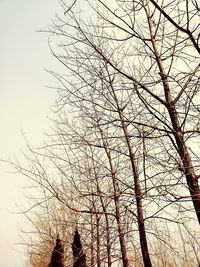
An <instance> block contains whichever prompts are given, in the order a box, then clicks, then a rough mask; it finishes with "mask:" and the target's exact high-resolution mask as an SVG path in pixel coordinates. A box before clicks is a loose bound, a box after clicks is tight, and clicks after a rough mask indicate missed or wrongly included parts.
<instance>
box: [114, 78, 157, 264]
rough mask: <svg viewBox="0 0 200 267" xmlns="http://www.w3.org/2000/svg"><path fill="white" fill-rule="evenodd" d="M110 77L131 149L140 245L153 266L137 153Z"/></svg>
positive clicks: (144, 257)
mask: <svg viewBox="0 0 200 267" xmlns="http://www.w3.org/2000/svg"><path fill="white" fill-rule="evenodd" d="M109 79H110V86H111V89H112V93H113V96H114V100H115V103H116V105H117V110H118V114H119V118H120V121H121V127H122V130H123V133H124V137H125V140H126V144H127V147H128V151H129V158H130V162H131V167H132V172H133V179H134V189H135V198H136V207H137V219H138V229H139V237H140V247H141V251H142V258H143V262H144V266H145V267H152V263H151V259H150V255H149V249H148V242H147V237H146V230H145V224H144V214H143V204H142V192H141V186H140V180H139V175H138V172H137V167H136V162H135V153H134V150H133V147H132V144H131V140H130V137H129V134H128V129H127V125H126V123H125V120H124V115H123V112H122V110H121V108H120V106H119V102H118V99H117V96H116V94H115V90H114V88H113V84H112V79H111V77H109Z"/></svg>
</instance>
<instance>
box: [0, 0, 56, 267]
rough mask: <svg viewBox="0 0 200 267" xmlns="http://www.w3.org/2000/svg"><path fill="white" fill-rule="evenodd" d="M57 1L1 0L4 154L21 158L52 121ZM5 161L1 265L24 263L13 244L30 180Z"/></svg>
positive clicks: (0, 175) (0, 179)
mask: <svg viewBox="0 0 200 267" xmlns="http://www.w3.org/2000/svg"><path fill="white" fill-rule="evenodd" d="M59 11H60V7H59V4H58V0H41V1H39V0H0V35H1V41H0V123H1V133H0V136H1V138H0V158H12V157H13V155H16V157H20V153H21V152H22V151H23V149H24V137H23V135H22V133H21V131H22V130H23V132H24V133H25V136H26V138H27V140H28V142H30V143H31V144H33V145H34V144H40V143H42V140H43V139H44V132H45V131H46V130H47V129H48V125H49V124H50V123H49V121H48V118H47V116H48V115H49V114H50V111H49V108H50V106H51V105H52V104H53V103H54V100H55V95H56V93H55V92H54V91H53V90H51V89H49V88H47V86H52V85H53V84H54V80H53V78H52V77H51V76H50V75H49V74H48V73H46V72H45V71H44V69H45V68H47V69H54V70H58V67H57V66H56V62H55V60H54V59H53V57H52V56H51V54H50V52H49V49H48V44H47V38H48V34H44V33H38V32H36V30H39V29H45V28H46V26H47V25H48V24H49V23H50V19H51V18H52V17H54V15H55V13H59ZM12 171H13V170H12V168H11V167H10V166H8V165H5V164H3V163H0V216H1V217H0V218H1V219H0V266H2V267H23V266H25V265H24V257H23V255H21V254H19V253H17V252H16V251H15V250H18V249H19V250H21V248H19V247H18V246H14V245H12V244H13V243H16V242H19V241H20V239H19V237H18V236H19V233H18V232H19V229H20V228H23V223H24V219H23V216H22V215H17V214H16V213H15V212H17V211H18V208H17V206H21V205H22V204H23V205H24V202H25V201H26V199H25V197H24V196H23V190H22V187H23V186H24V185H25V183H26V180H25V178H24V177H23V176H22V175H19V174H13V173H11V172H12Z"/></svg>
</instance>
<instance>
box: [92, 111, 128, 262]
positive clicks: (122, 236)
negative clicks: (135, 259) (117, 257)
mask: <svg viewBox="0 0 200 267" xmlns="http://www.w3.org/2000/svg"><path fill="white" fill-rule="evenodd" d="M96 117H97V118H98V115H97V114H96ZM98 127H99V131H100V134H101V137H102V142H103V146H104V149H105V152H106V156H107V158H108V162H109V166H110V171H111V178H112V185H113V191H114V193H113V197H114V203H115V219H116V222H117V228H118V234H119V242H120V248H121V253H122V263H123V267H129V260H128V253H127V249H126V241H125V231H124V225H123V222H122V218H121V212H120V201H119V188H118V183H117V179H116V173H115V169H114V166H113V162H112V158H111V152H110V149H109V146H108V145H107V143H106V142H105V138H104V134H103V131H102V129H101V127H100V125H98Z"/></svg>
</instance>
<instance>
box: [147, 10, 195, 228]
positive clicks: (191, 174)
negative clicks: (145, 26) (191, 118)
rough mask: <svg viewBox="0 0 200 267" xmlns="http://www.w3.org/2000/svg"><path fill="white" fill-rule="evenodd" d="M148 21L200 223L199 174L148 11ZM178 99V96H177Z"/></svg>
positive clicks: (178, 144)
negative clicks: (197, 173)
mask: <svg viewBox="0 0 200 267" xmlns="http://www.w3.org/2000/svg"><path fill="white" fill-rule="evenodd" d="M147 18H148V23H149V30H150V36H151V42H152V46H153V50H154V54H155V57H156V62H157V65H158V68H159V71H160V75H161V79H162V84H163V89H164V93H165V100H166V108H167V110H168V114H169V116H170V120H171V123H172V128H173V135H174V138H175V141H176V145H177V150H178V154H179V156H180V159H181V162H182V165H183V172H184V174H185V177H186V182H187V185H188V189H189V192H190V196H191V198H192V202H193V206H194V209H195V212H196V216H197V219H198V221H199V223H200V188H199V184H198V176H197V175H196V173H195V170H194V167H193V163H192V159H191V156H190V154H189V151H188V147H187V145H186V142H185V140H184V134H183V131H182V129H181V125H180V121H179V118H178V112H177V110H176V106H175V104H176V101H173V99H172V95H171V91H170V87H169V83H168V78H167V75H166V73H165V69H164V66H163V61H162V59H161V57H160V55H159V52H158V48H157V44H156V40H155V35H154V33H153V30H152V28H153V23H152V21H151V17H150V16H149V15H148V13H147ZM175 99H176V98H175Z"/></svg>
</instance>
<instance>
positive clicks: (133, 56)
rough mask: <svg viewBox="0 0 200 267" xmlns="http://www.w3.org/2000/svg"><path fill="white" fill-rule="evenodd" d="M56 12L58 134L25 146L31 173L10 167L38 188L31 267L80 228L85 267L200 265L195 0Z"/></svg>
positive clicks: (116, 1)
mask: <svg viewBox="0 0 200 267" xmlns="http://www.w3.org/2000/svg"><path fill="white" fill-rule="evenodd" d="M61 6H62V8H63V13H62V14H60V15H57V16H56V18H55V19H54V21H53V22H52V25H50V26H49V28H48V30H47V32H49V33H50V37H49V48H50V50H51V52H52V55H53V56H54V57H55V59H56V60H57V61H58V62H60V64H61V66H62V70H61V71H60V73H58V72H55V71H49V72H50V73H51V75H53V76H54V77H55V79H56V81H57V84H56V85H55V88H56V90H57V92H58V98H57V100H56V104H55V106H54V107H53V108H54V117H53V119H52V125H53V126H52V127H53V129H52V132H51V133H49V134H48V136H47V141H46V143H45V144H44V145H43V146H42V148H40V149H33V148H31V147H30V146H28V152H27V154H26V155H25V157H26V163H27V164H24V165H22V164H19V163H13V164H14V165H15V167H16V168H17V169H18V170H19V171H20V172H21V173H22V174H23V175H26V176H27V177H28V178H29V181H30V183H31V185H32V187H34V188H35V189H34V190H33V191H34V192H33V195H34V197H31V198H32V201H33V199H34V200H35V202H34V203H33V205H32V207H31V208H30V209H29V212H27V213H26V216H27V218H28V219H29V221H31V222H32V223H33V225H34V227H35V229H36V231H34V233H36V234H37V236H39V239H37V240H35V241H34V242H35V243H34V242H33V241H32V239H31V241H30V239H26V240H25V243H26V244H27V245H28V248H29V249H28V253H29V255H31V257H30V262H31V263H30V264H32V265H31V267H35V266H39V262H40V261H41V259H43V256H44V253H42V251H44V250H43V249H42V248H43V246H44V244H43V245H41V244H42V243H43V242H44V241H45V244H46V246H47V249H46V252H47V251H48V253H47V254H48V256H49V254H50V251H51V249H52V244H53V240H54V239H55V234H56V232H61V234H62V239H64V240H70V239H71V238H72V236H73V233H74V227H75V225H77V224H78V225H79V226H80V228H81V231H82V235H83V240H84V247H85V250H86V253H87V265H88V266H91V267H94V266H97V267H102V266H108V267H111V266H116V265H117V264H120V266H123V267H129V266H137V267H140V266H145V267H152V266H184V264H185V266H197V265H198V264H200V256H199V238H200V236H199V222H200V189H199V175H200V174H199V173H200V165H199V162H200V161H199V160H200V158H199V156H200V155H199V133H200V121H199V118H200V117H199V111H200V106H199V97H200V95H199V93H200V91H199V88H200V87H199V73H200V65H199V62H200V61H199V60H200V55H199V52H200V49H199V41H200V37H199V30H200V23H199V12H200V9H199V5H198V3H197V1H195V0H190V1H188V0H175V1H173V2H172V1H168V0H163V1H154V0H142V1H136V0H132V1H121V0H112V1H109V2H108V1H106V0H105V1H104V0H96V1H94V0H82V1H79V0H75V1H72V2H71V4H70V3H69V1H61ZM66 229H68V230H67V232H66ZM32 234H33V233H32ZM66 242H68V241H66ZM33 243H34V244H33ZM70 249H71V248H70V243H67V244H66V250H65V256H66V259H71V261H68V262H69V266H72V262H73V258H72V257H71V256H70V255H71V252H70ZM70 257H71V258H70ZM44 258H45V256H44ZM47 258H48V257H47ZM45 259H46V258H45ZM41 262H42V261H41ZM45 264H46V262H45ZM45 264H44V263H43V266H45ZM67 266H68V265H67Z"/></svg>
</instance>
